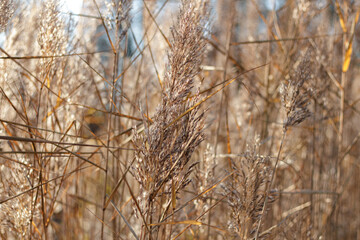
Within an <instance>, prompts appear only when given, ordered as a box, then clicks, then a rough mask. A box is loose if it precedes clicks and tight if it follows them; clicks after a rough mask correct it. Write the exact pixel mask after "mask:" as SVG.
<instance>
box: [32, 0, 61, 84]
mask: <svg viewBox="0 0 360 240" xmlns="http://www.w3.org/2000/svg"><path fill="white" fill-rule="evenodd" d="M59 7H60V6H59V1H56V0H48V1H45V2H44V3H42V9H41V12H40V23H39V34H38V44H39V46H40V51H41V54H42V55H44V56H56V55H61V54H65V51H66V41H67V37H66V35H65V24H64V20H63V19H62V18H61V17H60V11H59ZM59 61H62V59H53V58H44V59H41V64H42V68H41V71H42V76H43V77H44V76H46V75H49V74H50V76H51V74H54V73H55V72H56V71H57V74H58V75H59V76H60V75H61V69H62V68H61V67H59V66H58V67H57V68H56V69H53V66H54V65H55V62H59Z"/></svg>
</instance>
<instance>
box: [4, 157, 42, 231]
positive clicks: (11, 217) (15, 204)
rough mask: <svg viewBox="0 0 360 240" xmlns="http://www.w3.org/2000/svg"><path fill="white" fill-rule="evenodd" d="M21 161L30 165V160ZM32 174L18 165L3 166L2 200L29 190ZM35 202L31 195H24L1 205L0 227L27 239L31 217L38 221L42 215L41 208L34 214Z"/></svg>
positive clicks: (36, 209)
mask: <svg viewBox="0 0 360 240" xmlns="http://www.w3.org/2000/svg"><path fill="white" fill-rule="evenodd" d="M19 160H20V162H21V163H23V164H26V165H28V164H29V163H30V159H24V158H20V159H19ZM9 170H10V171H9ZM31 172H32V169H30V170H29V168H27V167H25V166H23V165H20V164H17V163H9V164H7V165H1V167H0V179H1V181H0V196H2V197H1V200H4V199H6V198H7V197H11V196H14V195H16V194H18V193H21V192H23V191H25V190H27V189H28V188H29V182H28V179H31V176H30V175H31ZM33 200H34V199H32V198H31V195H30V194H23V195H21V196H19V197H17V198H15V199H12V200H10V201H7V202H5V203H2V204H0V225H1V226H4V227H5V226H6V227H8V228H9V229H11V231H13V232H14V234H15V236H21V237H22V238H25V237H27V236H28V229H29V223H30V219H31V217H32V216H33V218H34V219H36V218H37V217H38V216H39V215H40V212H39V211H38V210H39V208H34V210H35V212H34V215H33V214H32V206H33V203H32V201H33ZM37 207H39V204H37Z"/></svg>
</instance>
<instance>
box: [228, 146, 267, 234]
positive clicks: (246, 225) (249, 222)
mask: <svg viewBox="0 0 360 240" xmlns="http://www.w3.org/2000/svg"><path fill="white" fill-rule="evenodd" d="M233 170H234V171H235V173H234V174H233V175H232V178H231V181H229V182H228V183H227V184H226V185H224V186H223V188H224V190H225V191H224V194H226V195H227V196H228V205H229V206H230V208H231V219H230V225H229V226H230V229H232V231H234V232H235V233H236V234H237V235H238V236H240V237H241V238H243V239H247V238H248V237H251V236H253V235H254V234H255V231H256V227H257V223H258V221H259V219H260V216H261V211H262V208H263V205H264V201H265V197H266V196H265V194H266V193H265V189H266V186H267V185H268V184H269V183H270V181H271V166H270V157H268V156H262V155H259V153H258V145H257V144H256V143H255V144H253V145H252V146H251V147H248V150H247V151H246V152H245V153H244V157H242V158H241V159H240V161H239V162H234V164H233Z"/></svg>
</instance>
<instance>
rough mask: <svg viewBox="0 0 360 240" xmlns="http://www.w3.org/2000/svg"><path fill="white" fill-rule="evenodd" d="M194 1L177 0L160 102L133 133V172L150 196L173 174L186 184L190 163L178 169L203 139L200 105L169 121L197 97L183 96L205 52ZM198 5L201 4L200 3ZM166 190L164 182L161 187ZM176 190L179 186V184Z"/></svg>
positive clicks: (178, 182) (191, 84)
mask: <svg viewBox="0 0 360 240" xmlns="http://www.w3.org/2000/svg"><path fill="white" fill-rule="evenodd" d="M203 2H206V1H200V3H203ZM195 3H197V4H200V3H199V2H198V1H182V6H181V9H180V13H179V17H178V20H177V24H176V25H175V26H173V28H172V37H173V38H172V40H171V49H170V50H169V53H168V58H169V63H168V65H167V72H166V74H165V78H164V88H165V89H164V92H163V95H162V102H161V104H160V105H159V106H158V107H157V110H156V113H155V116H154V118H153V119H154V123H153V124H152V125H151V126H150V127H147V125H146V123H144V124H145V126H146V129H145V134H143V135H140V136H137V135H136V134H135V135H134V142H135V146H136V147H137V151H136V159H137V165H136V168H137V170H136V171H135V172H136V173H135V177H136V179H137V180H138V182H139V183H140V184H141V186H142V188H144V190H145V191H147V192H149V195H148V196H149V199H148V201H153V200H154V197H155V195H156V194H157V193H158V190H159V188H160V187H162V186H163V185H166V183H168V181H169V180H170V179H173V180H174V181H175V182H176V183H175V185H176V186H179V188H181V187H184V186H186V185H187V184H188V183H189V181H187V178H188V177H189V174H190V172H191V169H192V168H189V169H188V170H187V171H185V173H183V174H182V175H181V174H180V173H181V172H182V171H183V170H184V167H185V165H186V164H187V163H188V161H189V160H190V157H191V154H192V153H193V151H194V150H195V149H196V147H197V146H198V145H199V144H200V142H201V141H202V140H203V136H202V134H203V133H202V128H203V122H202V118H203V113H199V107H196V108H194V109H193V110H192V111H191V112H190V113H188V114H187V115H185V116H183V117H182V118H181V119H179V120H177V121H176V122H173V121H174V120H175V119H176V118H177V117H178V116H179V114H180V113H182V112H184V111H185V110H186V109H189V108H191V107H192V106H194V104H195V103H196V102H197V101H198V97H195V98H193V99H192V100H188V99H186V98H187V96H188V94H189V93H190V92H191V89H192V88H193V81H194V78H195V76H196V74H197V73H198V72H199V66H200V62H201V58H202V55H203V53H204V46H205V41H204V39H203V33H204V31H203V27H204V26H203V24H204V22H205V21H203V19H204V18H206V17H207V16H203V15H202V14H201V13H202V12H204V10H203V9H200V8H193V5H194V4H195ZM197 6H203V7H204V6H205V5H203V4H200V5H197ZM165 189H166V186H165ZM178 190H179V189H178Z"/></svg>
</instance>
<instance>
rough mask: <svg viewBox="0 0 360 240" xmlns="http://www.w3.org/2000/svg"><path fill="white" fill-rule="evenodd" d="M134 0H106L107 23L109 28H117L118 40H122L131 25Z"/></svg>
mask: <svg viewBox="0 0 360 240" xmlns="http://www.w3.org/2000/svg"><path fill="white" fill-rule="evenodd" d="M131 4H132V0H110V1H106V3H105V5H106V9H107V13H106V16H105V23H106V26H107V27H108V29H115V30H117V32H116V33H115V34H116V35H117V40H118V41H121V40H122V39H123V37H124V36H125V35H126V33H127V31H128V29H129V27H130V10H131Z"/></svg>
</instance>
